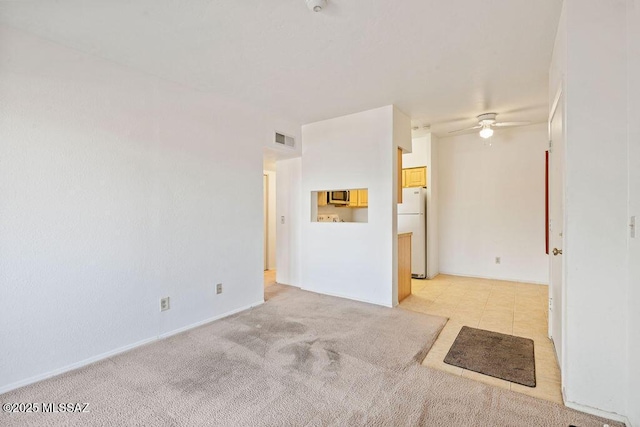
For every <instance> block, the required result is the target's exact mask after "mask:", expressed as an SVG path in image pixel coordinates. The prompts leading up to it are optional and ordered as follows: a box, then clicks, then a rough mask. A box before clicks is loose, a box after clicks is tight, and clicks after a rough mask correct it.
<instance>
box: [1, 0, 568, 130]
mask: <svg viewBox="0 0 640 427" xmlns="http://www.w3.org/2000/svg"><path fill="white" fill-rule="evenodd" d="M561 5H562V0H534V1H532V0H482V1H478V0H466V1H463V0H449V1H447V0H329V4H328V6H327V8H326V9H325V11H324V12H321V13H313V12H311V11H309V10H308V9H307V8H306V5H305V2H304V0H269V1H265V0H189V1H179V0H172V1H169V0H129V1H124V0H118V1H113V0H112V1H88V0H58V1H11V2H5V1H2V2H0V22H1V23H4V24H7V25H10V26H12V27H15V28H19V29H23V30H25V31H28V32H30V33H33V34H36V35H39V36H41V37H43V38H46V39H49V40H52V41H55V42H57V43H60V44H62V45H65V46H68V47H71V48H74V49H78V50H80V51H83V52H87V53H90V54H92V55H97V56H99V57H103V58H106V59H109V60H112V61H115V62H117V63H120V64H124V65H127V66H130V67H132V68H134V69H137V70H139V71H142V72H145V73H149V74H152V75H154V76H158V77H161V78H164V79H167V80H171V81H174V82H178V83H181V84H184V85H187V86H190V87H193V88H197V89H199V90H205V91H211V92H212V93H217V94H221V95H225V96H230V97H234V98H237V99H240V100H242V101H244V102H247V103H252V104H255V105H258V106H261V107H267V108H269V109H271V110H273V111H274V112H277V113H279V114H282V115H283V116H285V117H286V118H289V119H292V120H294V121H297V122H299V123H309V122H313V121H317V120H322V119H326V118H331V117H336V116H340V115H344V114H348V113H354V112H358V111H362V110H366V109H370V108H375V107H379V106H383V105H388V104H395V105H397V106H398V107H399V108H400V109H401V110H403V111H404V112H406V113H407V114H409V115H410V116H411V117H412V119H413V123H414V125H420V126H422V125H423V124H425V123H429V124H431V125H432V130H433V131H434V132H435V133H438V134H445V133H446V132H448V131H449V130H453V129H457V128H461V127H465V126H469V125H472V124H474V122H475V121H474V120H473V118H474V117H475V116H476V115H478V114H480V113H483V112H487V111H495V112H498V113H500V115H499V117H498V118H499V120H501V121H507V120H508V121H513V120H529V121H532V122H539V121H544V120H545V119H546V115H547V76H548V68H549V62H550V58H551V51H552V48H553V40H554V37H555V32H556V27H557V23H558V19H559V15H560V8H561Z"/></svg>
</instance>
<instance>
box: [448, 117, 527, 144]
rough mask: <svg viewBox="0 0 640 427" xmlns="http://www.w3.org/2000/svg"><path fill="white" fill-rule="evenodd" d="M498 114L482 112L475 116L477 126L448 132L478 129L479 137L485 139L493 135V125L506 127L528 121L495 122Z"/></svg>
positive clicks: (520, 124) (525, 123)
mask: <svg viewBox="0 0 640 427" xmlns="http://www.w3.org/2000/svg"><path fill="white" fill-rule="evenodd" d="M497 115H498V114H497V113H484V114H480V115H479V116H478V117H476V118H477V119H478V125H477V126H473V127H470V128H466V129H459V130H454V131H452V132H449V133H457V132H464V131H469V130H475V129H480V137H481V138H484V139H487V138H491V137H492V136H493V128H494V127H508V126H524V125H528V124H529V122H500V123H499V122H497V121H496V116H497Z"/></svg>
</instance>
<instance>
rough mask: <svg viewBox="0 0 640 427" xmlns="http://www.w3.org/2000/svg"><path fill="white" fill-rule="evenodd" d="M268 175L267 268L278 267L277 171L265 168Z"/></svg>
mask: <svg viewBox="0 0 640 427" xmlns="http://www.w3.org/2000/svg"><path fill="white" fill-rule="evenodd" d="M264 174H265V175H267V268H268V269H269V270H274V269H275V268H276V230H277V225H276V224H277V221H276V215H277V213H276V173H275V171H268V170H265V171H264Z"/></svg>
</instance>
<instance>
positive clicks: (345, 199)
mask: <svg viewBox="0 0 640 427" xmlns="http://www.w3.org/2000/svg"><path fill="white" fill-rule="evenodd" d="M327 203H328V204H331V205H347V204H349V191H347V190H343V191H328V192H327Z"/></svg>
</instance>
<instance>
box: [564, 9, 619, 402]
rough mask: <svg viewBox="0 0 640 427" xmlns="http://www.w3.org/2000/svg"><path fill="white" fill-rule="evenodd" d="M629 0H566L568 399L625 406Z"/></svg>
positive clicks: (569, 400) (565, 252)
mask: <svg viewBox="0 0 640 427" xmlns="http://www.w3.org/2000/svg"><path fill="white" fill-rule="evenodd" d="M625 3H626V2H625V1H622V0H620V1H592V2H583V1H579V0H567V1H566V2H565V13H566V17H565V18H566V32H567V33H566V37H567V38H566V40H567V42H566V43H567V48H566V49H567V50H566V54H567V57H566V69H565V70H564V74H565V88H566V102H567V104H566V111H567V118H566V129H567V130H566V132H567V143H566V161H565V164H566V171H565V176H566V191H565V198H566V200H565V215H566V218H567V220H566V227H565V229H564V231H565V241H564V247H563V257H564V261H565V265H566V268H565V287H566V306H565V308H566V317H565V318H566V322H565V323H566V328H565V332H564V339H565V344H566V345H565V346H564V353H565V360H566V366H565V373H564V379H565V384H564V388H565V397H566V400H567V402H568V403H569V404H573V403H576V404H579V405H582V406H586V407H592V408H598V409H601V410H604V411H608V412H612V413H618V414H624V413H625V412H626V409H627V375H628V372H627V356H628V353H627V352H628V350H627V339H628V335H627V322H628V311H627V271H628V270H627V266H628V264H627V243H628V242H627V236H628V219H627V209H628V200H627V198H628V189H627V183H628V169H627V167H628V166H627V155H628V152H627V149H628V147H627V144H628V143H627V78H626V77H627V74H626V73H627V59H626V19H627V18H626V13H625V12H626V8H625Z"/></svg>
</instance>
